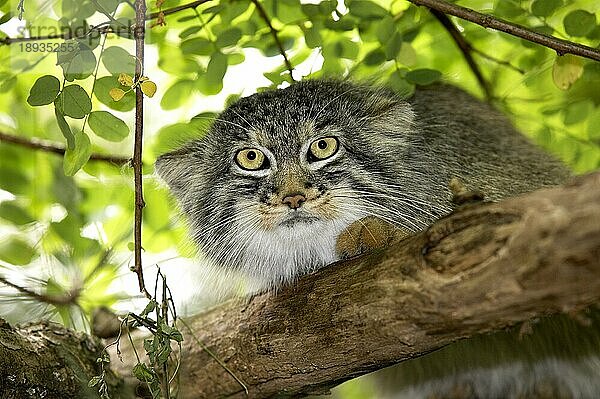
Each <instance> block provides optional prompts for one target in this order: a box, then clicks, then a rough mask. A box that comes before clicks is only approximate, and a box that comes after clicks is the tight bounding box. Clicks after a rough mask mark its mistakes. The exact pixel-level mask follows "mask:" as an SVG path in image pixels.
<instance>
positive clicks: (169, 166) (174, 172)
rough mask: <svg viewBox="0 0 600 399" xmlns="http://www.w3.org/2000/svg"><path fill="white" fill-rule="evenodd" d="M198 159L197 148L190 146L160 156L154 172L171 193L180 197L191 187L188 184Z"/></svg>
mask: <svg viewBox="0 0 600 399" xmlns="http://www.w3.org/2000/svg"><path fill="white" fill-rule="evenodd" d="M197 158H198V148H197V146H196V145H192V144H188V145H185V146H184V147H182V148H180V149H178V150H175V151H172V152H168V153H166V154H163V155H161V156H159V157H158V158H157V159H156V162H155V163H154V170H155V172H156V174H157V175H158V176H159V177H160V178H161V180H163V181H164V182H165V183H167V185H168V186H169V188H170V189H171V191H172V192H173V193H174V194H175V195H176V196H180V194H182V193H183V192H184V190H185V188H186V187H189V186H188V184H189V183H190V181H191V179H192V177H193V175H194V164H198V160H197Z"/></svg>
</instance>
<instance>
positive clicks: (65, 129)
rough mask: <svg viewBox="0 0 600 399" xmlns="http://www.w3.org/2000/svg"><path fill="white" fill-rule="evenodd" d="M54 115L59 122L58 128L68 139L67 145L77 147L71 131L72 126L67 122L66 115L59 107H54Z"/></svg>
mask: <svg viewBox="0 0 600 399" xmlns="http://www.w3.org/2000/svg"><path fill="white" fill-rule="evenodd" d="M54 116H55V117H56V123H58V128H59V129H60V132H61V133H62V135H63V136H64V137H65V139H66V140H67V147H68V148H71V149H72V148H74V147H75V136H74V135H73V132H72V131H71V127H70V126H69V124H68V123H67V121H66V119H65V116H64V115H63V114H62V113H61V112H60V111H59V110H58V108H57V107H56V106H55V107H54Z"/></svg>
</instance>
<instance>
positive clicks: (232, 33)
mask: <svg viewBox="0 0 600 399" xmlns="http://www.w3.org/2000/svg"><path fill="white" fill-rule="evenodd" d="M241 38H242V31H241V30H240V29H238V28H229V29H226V30H224V31H223V32H221V33H220V34H219V35H218V36H217V40H216V42H215V44H216V45H217V47H219V48H223V47H229V46H234V45H236V44H237V42H238V41H239V40H240V39H241Z"/></svg>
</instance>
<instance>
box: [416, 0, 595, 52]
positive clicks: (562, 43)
mask: <svg viewBox="0 0 600 399" xmlns="http://www.w3.org/2000/svg"><path fill="white" fill-rule="evenodd" d="M408 1H409V2H411V3H413V4H415V5H417V6H424V7H427V8H429V9H432V10H437V11H439V12H442V13H444V14H449V15H453V16H455V17H458V18H461V19H464V20H466V21H470V22H473V23H475V24H477V25H481V26H483V27H484V28H490V29H494V30H499V31H501V32H504V33H508V34H509V35H513V36H516V37H520V38H522V39H525V40H528V41H530V42H532V43H537V44H541V45H542V46H546V47H548V48H551V49H553V50H554V51H556V52H557V53H558V54H559V55H564V54H573V55H578V56H581V57H585V58H589V59H592V60H595V61H600V50H597V49H595V48H592V47H589V46H585V45H583V44H578V43H574V42H570V41H568V40H563V39H559V38H557V37H554V36H550V35H545V34H543V33H538V32H535V31H532V30H531V29H527V28H525V27H524V26H521V25H517V24H514V23H512V22H508V21H505V20H502V19H500V18H496V17H493V16H491V15H487V14H482V13H479V12H477V11H474V10H471V9H470V8H465V7H461V6H458V5H456V4H450V3H447V2H445V1H441V0H408Z"/></svg>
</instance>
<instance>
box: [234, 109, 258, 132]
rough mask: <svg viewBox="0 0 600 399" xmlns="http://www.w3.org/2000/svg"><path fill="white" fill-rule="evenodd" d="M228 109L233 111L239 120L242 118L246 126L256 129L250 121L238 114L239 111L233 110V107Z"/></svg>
mask: <svg viewBox="0 0 600 399" xmlns="http://www.w3.org/2000/svg"><path fill="white" fill-rule="evenodd" d="M229 110H230V111H231V112H233V113H234V114H236V115H237V117H238V118H240V119H241V120H243V121H244V122H246V125H248V127H249V128H250V129H252V130H257V129H256V128H255V127H254V126H253V125H252V124H251V123H250V122H248V120H247V119H246V118H244V117H243V116H242V115H240V114H239V112H237V111H236V110H235V108H229ZM246 131H249V130H246Z"/></svg>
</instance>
